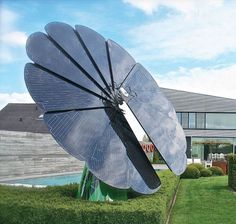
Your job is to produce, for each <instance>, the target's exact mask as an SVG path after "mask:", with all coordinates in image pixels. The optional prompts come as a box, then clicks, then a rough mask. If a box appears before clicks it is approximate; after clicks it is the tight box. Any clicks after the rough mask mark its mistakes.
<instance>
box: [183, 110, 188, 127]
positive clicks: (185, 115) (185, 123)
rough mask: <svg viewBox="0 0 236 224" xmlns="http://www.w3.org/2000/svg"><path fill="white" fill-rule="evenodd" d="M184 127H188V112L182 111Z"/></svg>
mask: <svg viewBox="0 0 236 224" xmlns="http://www.w3.org/2000/svg"><path fill="white" fill-rule="evenodd" d="M182 127H183V128H188V113H182Z"/></svg>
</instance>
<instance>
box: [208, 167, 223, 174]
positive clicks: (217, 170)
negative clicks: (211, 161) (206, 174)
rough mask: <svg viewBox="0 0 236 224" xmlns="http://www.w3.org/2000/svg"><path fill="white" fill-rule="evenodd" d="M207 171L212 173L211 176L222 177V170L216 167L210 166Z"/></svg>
mask: <svg viewBox="0 0 236 224" xmlns="http://www.w3.org/2000/svg"><path fill="white" fill-rule="evenodd" d="M209 170H210V171H211V172H212V175H213V176H223V175H224V172H223V170H222V169H221V168H220V167H218V166H212V167H210V168H209Z"/></svg>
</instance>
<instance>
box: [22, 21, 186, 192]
mask: <svg viewBox="0 0 236 224" xmlns="http://www.w3.org/2000/svg"><path fill="white" fill-rule="evenodd" d="M45 30H46V33H47V34H44V33H41V32H36V33H33V34H32V35H31V36H30V37H29V38H28V40H27V44H26V50H27V54H28V56H29V58H30V59H31V60H32V61H33V62H34V63H27V64H26V65H25V72H24V73H25V82H26V85H27V88H28V90H29V92H30V94H31V96H32V98H33V99H34V101H35V102H36V103H37V104H38V106H40V107H41V108H42V110H43V111H44V117H43V119H44V122H45V123H46V125H47V127H48V129H49V131H50V133H51V134H52V136H53V137H54V139H55V140H56V141H57V142H58V143H59V145H60V146H61V147H62V148H63V149H64V150H66V151H67V152H68V153H69V154H71V155H72V156H74V157H75V158H77V159H79V160H83V161H85V162H86V166H87V170H88V171H89V172H90V174H91V173H92V174H93V176H94V178H95V179H96V180H101V181H102V182H104V183H106V184H107V185H109V186H111V187H114V188H118V189H132V190H133V191H135V192H138V193H141V194H151V193H154V192H156V191H157V190H158V189H159V187H160V185H161V182H160V179H159V177H158V176H157V174H156V172H155V170H154V169H153V167H152V165H151V164H150V162H149V160H148V158H147V157H146V155H145V153H144V151H143V149H142V147H141V145H140V144H139V141H138V140H137V138H136V136H135V135H134V132H133V130H132V129H131V127H130V125H129V123H128V122H127V120H126V118H125V116H124V111H123V110H122V109H121V108H120V105H121V104H122V103H124V102H125V103H126V104H127V105H128V107H129V108H130V110H131V111H132V113H133V114H134V116H135V117H136V118H137V120H138V121H139V123H140V125H141V126H142V128H143V129H144V131H145V132H146V134H147V135H148V137H149V138H150V140H151V141H152V143H153V144H154V145H155V147H156V149H157V150H158V151H159V153H160V154H161V156H162V157H163V159H164V160H165V162H166V164H167V165H168V167H169V168H170V169H171V170H172V171H173V172H174V173H175V174H177V175H180V174H181V173H182V172H184V170H185V168H186V140H185V135H184V132H183V129H182V127H181V125H180V124H179V123H178V119H177V116H176V113H175V110H174V108H173V106H172V105H171V103H170V102H169V101H168V100H167V98H166V97H165V96H164V95H163V93H162V92H161V89H160V88H159V87H158V85H157V83H156V82H155V80H154V79H153V77H152V76H151V75H150V74H149V72H148V71H147V70H146V69H145V68H144V67H143V66H142V65H141V64H139V63H136V62H135V60H134V59H133V58H132V56H130V54H129V53H128V52H127V51H125V50H124V49H123V48H122V47H121V46H119V45H118V44H117V43H116V42H114V41H112V40H105V39H104V37H103V36H101V35H100V34H98V33H97V32H95V31H94V30H92V29H90V28H88V27H85V26H80V25H76V26H75V29H73V28H72V27H71V26H69V25H67V24H65V23H59V22H52V23H49V24H47V25H46V27H45ZM83 179H86V177H85V176H84V177H83Z"/></svg>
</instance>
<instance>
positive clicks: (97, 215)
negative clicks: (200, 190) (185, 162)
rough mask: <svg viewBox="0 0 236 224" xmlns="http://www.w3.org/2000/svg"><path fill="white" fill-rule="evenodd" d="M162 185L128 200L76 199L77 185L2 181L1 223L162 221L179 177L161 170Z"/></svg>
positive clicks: (0, 196)
mask: <svg viewBox="0 0 236 224" xmlns="http://www.w3.org/2000/svg"><path fill="white" fill-rule="evenodd" d="M158 175H159V176H160V179H161V182H162V187H161V188H160V190H159V191H158V192H157V193H155V194H152V195H143V196H139V197H137V198H135V199H131V200H128V201H115V202H89V201H82V200H77V199H76V198H75V197H76V194H77V191H78V185H76V184H74V185H66V186H60V187H59V186H58V187H47V188H24V187H10V186H1V185H0V223H1V224H22V223H24V224H36V223H37V224H38V223H40V224H48V223H50V224H62V223H63V224H69V223H70V224H75V223H76V224H77V223H83V224H95V223H104V224H113V223H116V224H131V223H132V224H138V223H144V224H153V223H156V224H163V223H165V220H166V217H167V211H168V209H169V205H170V201H171V199H172V197H173V195H174V192H175V190H176V186H177V183H178V181H179V178H178V177H177V176H175V175H174V174H173V173H171V172H170V171H161V172H158Z"/></svg>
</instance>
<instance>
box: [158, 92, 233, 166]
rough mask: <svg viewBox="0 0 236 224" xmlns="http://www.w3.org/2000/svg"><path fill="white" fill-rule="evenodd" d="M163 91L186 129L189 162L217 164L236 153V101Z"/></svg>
mask: <svg viewBox="0 0 236 224" xmlns="http://www.w3.org/2000/svg"><path fill="white" fill-rule="evenodd" d="M162 90H163V91H164V93H165V95H166V97H167V98H168V99H169V100H170V101H171V102H172V104H173V106H174V108H175V110H176V112H177V116H178V119H179V122H180V123H181V125H182V127H183V129H184V132H185V135H186V140H187V157H188V158H189V160H190V159H191V160H197V161H199V162H203V161H213V162H214V161H215V162H216V163H217V161H223V160H225V159H226V155H227V154H229V153H235V145H236V100H235V99H229V98H223V97H216V96H210V95H204V94H197V93H191V92H185V91H179V90H173V89H162ZM213 165H214V164H213Z"/></svg>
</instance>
